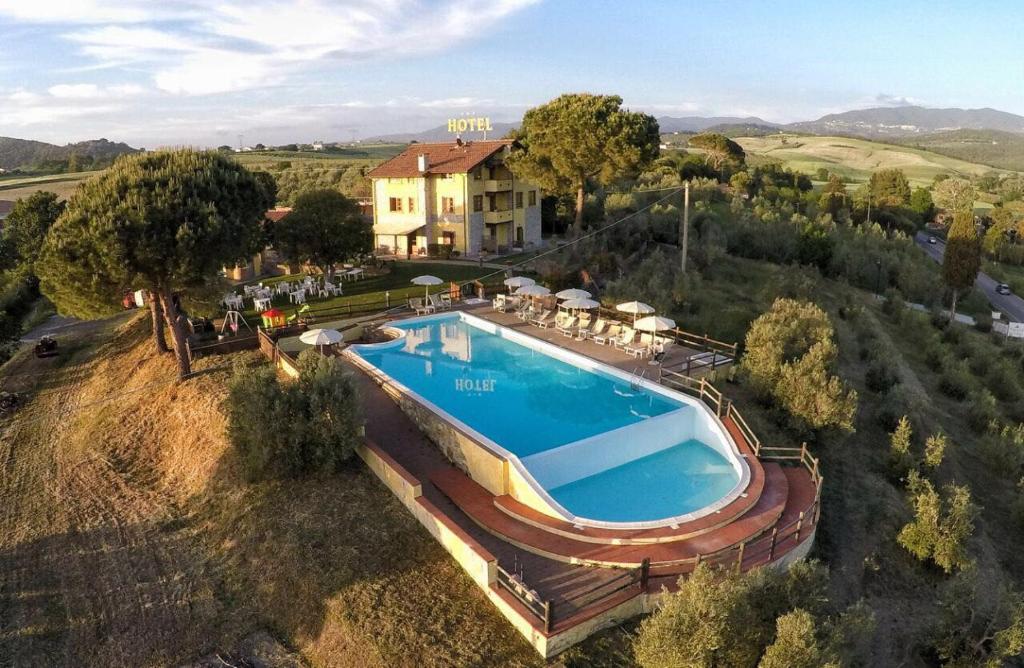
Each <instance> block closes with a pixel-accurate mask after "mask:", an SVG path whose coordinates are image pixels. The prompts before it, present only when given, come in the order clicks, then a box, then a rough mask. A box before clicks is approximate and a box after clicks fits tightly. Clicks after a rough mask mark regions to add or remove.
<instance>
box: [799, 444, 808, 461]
mask: <svg viewBox="0 0 1024 668" xmlns="http://www.w3.org/2000/svg"><path fill="white" fill-rule="evenodd" d="M806 458H807V441H804V442H803V443H801V444H800V463H801V464H803V463H804V460H805V459H806Z"/></svg>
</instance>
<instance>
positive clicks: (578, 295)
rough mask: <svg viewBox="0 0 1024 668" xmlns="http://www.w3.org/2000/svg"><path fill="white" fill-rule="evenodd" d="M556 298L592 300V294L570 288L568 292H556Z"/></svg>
mask: <svg viewBox="0 0 1024 668" xmlns="http://www.w3.org/2000/svg"><path fill="white" fill-rule="evenodd" d="M555 296H556V297H558V298H559V299H590V296H591V295H590V293H589V292H587V291H586V290H580V289H579V288H569V289H568V290H562V291H561V292H556V293H555Z"/></svg>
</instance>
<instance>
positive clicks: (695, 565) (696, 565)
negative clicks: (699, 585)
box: [693, 552, 700, 568]
mask: <svg viewBox="0 0 1024 668" xmlns="http://www.w3.org/2000/svg"><path fill="white" fill-rule="evenodd" d="M698 566H700V552H698V553H697V561H695V562H693V567H694V568H697V567H698Z"/></svg>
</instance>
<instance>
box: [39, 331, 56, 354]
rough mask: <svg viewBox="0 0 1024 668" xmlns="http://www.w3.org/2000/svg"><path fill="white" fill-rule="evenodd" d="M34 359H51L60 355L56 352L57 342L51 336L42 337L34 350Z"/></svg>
mask: <svg viewBox="0 0 1024 668" xmlns="http://www.w3.org/2000/svg"><path fill="white" fill-rule="evenodd" d="M35 353H36V357H53V356H54V355H58V354H60V353H59V351H58V350H57V340H56V339H54V338H53V337H52V336H44V337H42V338H41V339H39V343H37V344H36V348H35Z"/></svg>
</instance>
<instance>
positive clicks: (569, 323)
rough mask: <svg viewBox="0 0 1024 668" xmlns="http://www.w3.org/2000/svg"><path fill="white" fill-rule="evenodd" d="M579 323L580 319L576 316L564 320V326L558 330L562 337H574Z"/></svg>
mask: <svg viewBox="0 0 1024 668" xmlns="http://www.w3.org/2000/svg"><path fill="white" fill-rule="evenodd" d="M577 322H579V318H577V317H576V316H570V317H568V318H562V324H560V325H558V326H557V329H558V331H560V332H561V333H562V336H572V335H573V329H575V328H576V323H577Z"/></svg>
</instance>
